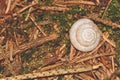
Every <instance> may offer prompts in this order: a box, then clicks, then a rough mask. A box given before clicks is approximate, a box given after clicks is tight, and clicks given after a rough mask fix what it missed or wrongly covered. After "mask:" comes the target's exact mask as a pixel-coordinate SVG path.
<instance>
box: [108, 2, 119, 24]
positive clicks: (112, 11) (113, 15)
mask: <svg viewBox="0 0 120 80" xmlns="http://www.w3.org/2000/svg"><path fill="white" fill-rule="evenodd" d="M108 17H109V18H110V19H111V20H112V21H114V22H115V21H118V20H120V3H119V0H112V3H111V5H110V7H109V9H108Z"/></svg>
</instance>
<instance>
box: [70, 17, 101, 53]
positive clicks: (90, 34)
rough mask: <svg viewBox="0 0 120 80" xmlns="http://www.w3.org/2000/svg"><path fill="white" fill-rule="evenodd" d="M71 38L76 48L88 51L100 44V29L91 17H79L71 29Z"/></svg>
mask: <svg viewBox="0 0 120 80" xmlns="http://www.w3.org/2000/svg"><path fill="white" fill-rule="evenodd" d="M70 40H71V43H72V44H73V46H74V47H75V48H76V49H78V50H80V51H83V52H88V51H91V50H93V49H94V48H95V47H97V45H98V44H99V41H100V30H99V29H98V28H97V25H96V24H94V22H93V21H91V20H90V19H87V18H83V19H79V20H78V21H76V22H75V23H74V24H73V25H72V27H71V29H70Z"/></svg>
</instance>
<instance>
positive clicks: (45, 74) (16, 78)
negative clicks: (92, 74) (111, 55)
mask: <svg viewBox="0 0 120 80" xmlns="http://www.w3.org/2000/svg"><path fill="white" fill-rule="evenodd" d="M100 66H102V65H101V64H99V65H93V66H87V67H85V66H82V67H79V68H74V69H57V70H49V71H44V72H38V73H30V74H23V75H18V76H14V77H6V78H2V79H1V80H23V79H34V78H38V77H48V76H57V75H65V74H74V73H80V72H86V71H91V70H94V69H98V68H99V67H100Z"/></svg>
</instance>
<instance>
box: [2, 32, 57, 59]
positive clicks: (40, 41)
mask: <svg viewBox="0 0 120 80" xmlns="http://www.w3.org/2000/svg"><path fill="white" fill-rule="evenodd" d="M57 37H58V35H57V34H52V35H50V36H46V37H43V38H40V39H37V40H34V41H31V42H29V43H25V44H23V45H21V46H19V47H18V48H16V49H14V50H13V56H15V55H16V54H18V53H21V52H23V51H26V50H28V49H30V48H32V47H35V46H39V45H41V44H43V43H46V42H48V41H51V40H55V39H57ZM9 53H10V52H9V51H7V52H6V55H5V57H3V56H2V54H0V60H2V59H5V58H8V57H9Z"/></svg>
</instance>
